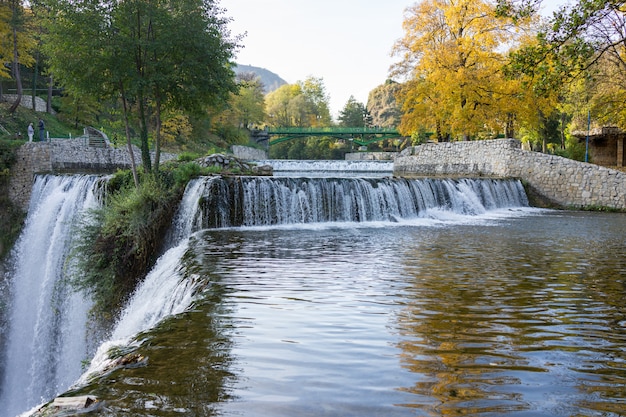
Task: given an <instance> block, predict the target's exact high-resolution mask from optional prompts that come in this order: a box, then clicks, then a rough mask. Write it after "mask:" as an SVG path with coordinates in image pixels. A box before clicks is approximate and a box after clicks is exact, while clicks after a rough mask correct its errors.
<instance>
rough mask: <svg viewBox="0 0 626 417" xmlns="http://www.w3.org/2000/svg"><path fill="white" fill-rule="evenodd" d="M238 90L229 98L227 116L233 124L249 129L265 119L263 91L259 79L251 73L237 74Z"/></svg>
mask: <svg viewBox="0 0 626 417" xmlns="http://www.w3.org/2000/svg"><path fill="white" fill-rule="evenodd" d="M237 84H238V87H239V90H238V91H237V92H236V93H232V94H231V97H230V100H229V110H228V113H229V118H230V119H232V122H233V124H235V125H237V126H240V127H243V128H245V129H249V128H250V126H251V125H257V124H261V123H263V120H264V119H265V93H264V92H263V90H264V86H263V83H262V82H261V79H260V78H259V77H257V76H256V75H254V74H252V73H241V74H238V75H237Z"/></svg>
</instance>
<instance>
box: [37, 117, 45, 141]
mask: <svg viewBox="0 0 626 417" xmlns="http://www.w3.org/2000/svg"><path fill="white" fill-rule="evenodd" d="M45 128H46V125H45V124H44V122H43V119H39V141H40V142H43V141H45V140H46V139H45V138H44V130H45Z"/></svg>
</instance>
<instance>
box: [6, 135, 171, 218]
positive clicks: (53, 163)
mask: <svg viewBox="0 0 626 417" xmlns="http://www.w3.org/2000/svg"><path fill="white" fill-rule="evenodd" d="M133 155H134V157H135V163H136V164H137V165H140V164H141V152H140V150H139V148H137V147H133ZM175 157H176V156H175V155H171V154H164V153H162V154H161V162H165V161H167V160H169V159H173V158H175ZM130 167H131V160H130V153H129V152H128V149H127V148H126V147H124V148H111V147H107V148H101V147H93V146H89V145H88V139H86V138H76V139H52V140H51V141H50V142H32V143H29V142H26V143H25V144H24V145H22V146H21V147H20V148H19V149H18V150H17V160H16V162H15V165H14V166H13V167H12V168H11V177H10V179H9V198H10V199H11V200H12V201H13V202H14V203H15V204H17V205H18V206H19V207H21V208H22V209H23V210H26V209H27V208H28V204H29V201H30V193H31V188H32V185H33V179H34V176H35V174H50V173H52V174H66V173H81V174H91V173H93V174H106V173H113V172H115V171H116V170H118V169H127V168H130Z"/></svg>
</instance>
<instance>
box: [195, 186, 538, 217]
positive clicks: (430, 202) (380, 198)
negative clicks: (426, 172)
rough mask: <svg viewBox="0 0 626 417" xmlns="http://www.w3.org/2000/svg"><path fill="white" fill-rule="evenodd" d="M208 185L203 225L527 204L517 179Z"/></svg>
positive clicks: (463, 211) (471, 211) (418, 214)
mask: <svg viewBox="0 0 626 417" xmlns="http://www.w3.org/2000/svg"><path fill="white" fill-rule="evenodd" d="M207 187H210V188H211V191H210V192H207V193H205V196H204V197H203V201H202V206H203V211H204V212H203V223H202V225H203V227H205V228H219V227H232V226H268V225H285V224H298V223H320V222H371V221H398V220H400V219H405V220H406V219H415V218H420V217H427V216H432V215H433V212H441V211H446V212H449V213H456V214H461V215H476V214H482V213H485V211H487V210H493V209H497V208H506V207H520V206H527V205H528V200H527V199H526V194H525V193H524V189H523V187H522V185H521V183H520V182H519V181H517V180H492V179H462V180H451V179H414V180H408V179H389V178H379V179H372V178H370V179H364V178H285V177H280V178H269V177H246V178H237V179H227V178H225V179H223V180H222V181H221V182H217V181H214V182H212V183H210V184H207Z"/></svg>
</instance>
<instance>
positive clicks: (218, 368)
mask: <svg viewBox="0 0 626 417" xmlns="http://www.w3.org/2000/svg"><path fill="white" fill-rule="evenodd" d="M222 292H223V289H222V287H221V286H220V285H219V283H215V284H208V285H207V286H206V287H205V289H204V297H203V299H202V301H201V302H198V303H197V304H196V305H195V307H194V309H193V310H191V311H188V312H186V313H184V314H181V315H178V316H176V317H171V318H169V319H167V320H165V321H164V322H162V323H161V324H160V325H159V326H158V327H157V328H155V329H153V330H150V331H148V332H146V333H144V334H140V335H139V336H138V337H137V339H138V340H139V341H140V344H139V346H138V347H137V348H135V349H133V354H134V355H138V356H141V357H143V358H147V360H146V361H145V363H142V364H139V365H137V366H134V365H130V366H125V367H119V368H118V369H115V370H113V371H112V372H110V373H108V374H106V375H103V376H101V377H100V378H98V379H97V380H95V381H93V382H92V383H91V384H89V385H88V386H86V387H82V388H81V389H80V390H78V391H76V392H73V393H71V394H72V395H86V394H90V395H95V396H96V397H97V398H98V399H100V401H103V404H104V406H103V407H101V409H100V411H99V412H98V414H97V415H99V416H100V415H102V416H111V417H113V416H116V417H119V416H158V417H173V416H207V417H209V416H215V415H220V413H219V410H218V408H217V404H219V403H220V402H223V401H228V400H231V399H232V398H233V397H232V395H231V391H232V390H231V386H232V385H233V383H234V382H235V381H236V374H235V369H234V368H233V363H232V362H233V359H232V356H231V347H232V335H231V334H230V333H231V331H232V327H233V326H232V324H230V323H228V322H224V321H222V320H221V319H220V317H223V311H222V309H223V307H222V304H221V296H222Z"/></svg>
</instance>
